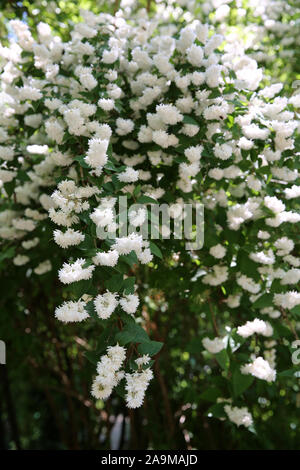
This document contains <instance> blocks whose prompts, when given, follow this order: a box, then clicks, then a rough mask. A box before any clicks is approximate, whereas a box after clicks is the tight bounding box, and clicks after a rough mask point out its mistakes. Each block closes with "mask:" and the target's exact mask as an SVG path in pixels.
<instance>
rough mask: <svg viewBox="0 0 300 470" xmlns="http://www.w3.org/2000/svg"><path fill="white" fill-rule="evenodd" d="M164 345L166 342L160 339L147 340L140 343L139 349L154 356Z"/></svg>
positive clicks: (142, 352)
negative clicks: (161, 341)
mask: <svg viewBox="0 0 300 470" xmlns="http://www.w3.org/2000/svg"><path fill="white" fill-rule="evenodd" d="M163 345H164V343H160V342H159V341H147V342H145V343H142V344H140V345H139V347H138V351H139V353H141V354H149V356H154V355H155V354H157V353H158V352H159V351H160V350H161V348H162V347H163Z"/></svg>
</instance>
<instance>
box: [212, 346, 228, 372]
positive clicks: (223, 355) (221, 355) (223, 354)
mask: <svg viewBox="0 0 300 470" xmlns="http://www.w3.org/2000/svg"><path fill="white" fill-rule="evenodd" d="M215 358H216V360H217V361H218V364H219V365H220V366H221V367H222V369H224V370H226V371H227V370H228V369H229V365H230V360H229V356H228V354H227V351H226V349H223V350H222V351H220V352H218V353H217V354H215Z"/></svg>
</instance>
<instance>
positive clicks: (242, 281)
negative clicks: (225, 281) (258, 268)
mask: <svg viewBox="0 0 300 470" xmlns="http://www.w3.org/2000/svg"><path fill="white" fill-rule="evenodd" d="M236 282H237V283H238V285H239V286H241V287H242V288H243V289H245V290H247V291H248V292H251V294H258V292H259V291H260V285H259V284H256V283H255V282H254V281H253V279H251V278H250V277H247V276H245V274H242V275H238V276H237V281H236Z"/></svg>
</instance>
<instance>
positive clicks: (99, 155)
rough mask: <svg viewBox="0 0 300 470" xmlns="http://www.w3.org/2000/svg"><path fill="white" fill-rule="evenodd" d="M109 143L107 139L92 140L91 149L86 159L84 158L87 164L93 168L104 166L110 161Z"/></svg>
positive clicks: (90, 141)
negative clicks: (108, 153)
mask: <svg viewBox="0 0 300 470" xmlns="http://www.w3.org/2000/svg"><path fill="white" fill-rule="evenodd" d="M108 143H109V141H108V140H107V139H104V140H102V139H96V138H94V139H90V140H89V149H88V151H87V155H86V157H84V160H85V162H86V163H87V164H88V165H90V166H91V167H93V168H98V167H101V166H104V165H105V164H106V163H107V160H108V157H107V147H108Z"/></svg>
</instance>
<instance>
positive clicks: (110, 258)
mask: <svg viewBox="0 0 300 470" xmlns="http://www.w3.org/2000/svg"><path fill="white" fill-rule="evenodd" d="M118 259H119V253H118V251H117V250H110V251H108V252H107V253H104V252H103V253H102V252H100V251H99V252H98V253H97V254H96V256H94V258H93V263H94V264H96V265H100V266H111V267H113V266H116V264H117V263H118Z"/></svg>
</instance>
